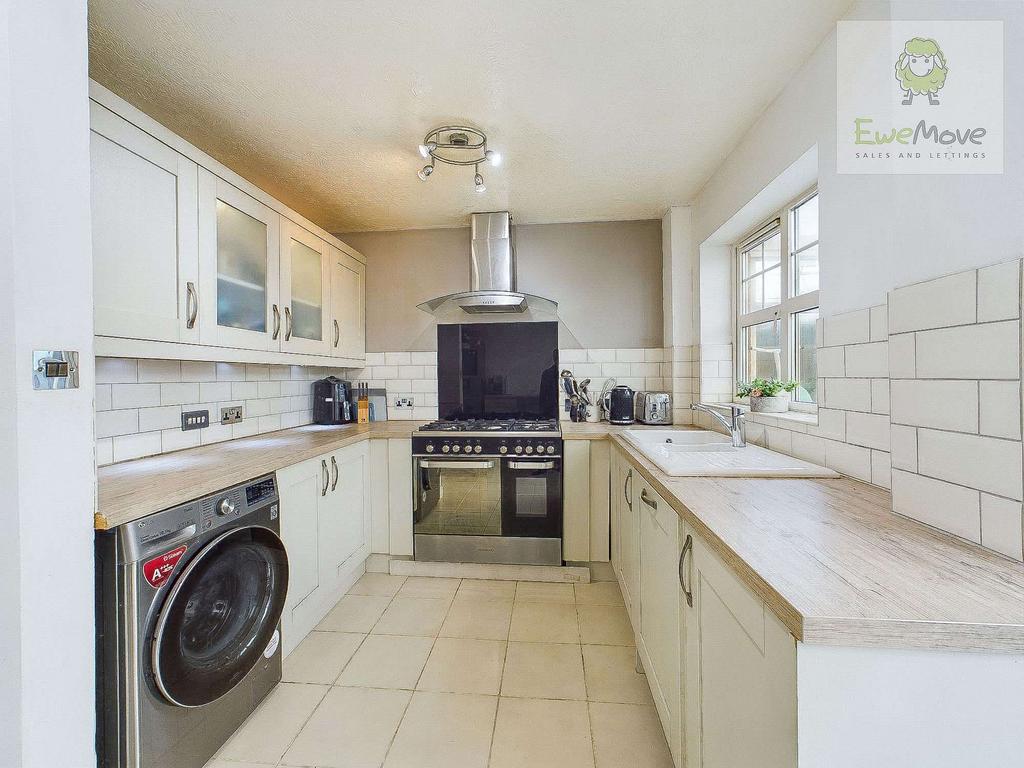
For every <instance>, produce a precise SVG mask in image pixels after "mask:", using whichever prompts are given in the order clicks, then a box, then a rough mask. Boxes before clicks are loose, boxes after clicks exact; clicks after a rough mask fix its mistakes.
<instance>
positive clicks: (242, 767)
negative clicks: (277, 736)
mask: <svg viewBox="0 0 1024 768" xmlns="http://www.w3.org/2000/svg"><path fill="white" fill-rule="evenodd" d="M276 765H277V763H253V762H250V761H248V760H246V761H245V762H244V763H236V762H235V761H234V760H221V759H220V758H219V757H215V758H213V760H211V761H210V762H208V763H207V764H206V765H205V766H204V768H274V767H275V766H276Z"/></svg>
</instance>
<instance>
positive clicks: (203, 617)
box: [152, 526, 288, 707]
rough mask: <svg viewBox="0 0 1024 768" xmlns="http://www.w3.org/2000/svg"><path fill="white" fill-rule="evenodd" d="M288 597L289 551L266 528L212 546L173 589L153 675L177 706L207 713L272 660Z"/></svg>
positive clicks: (237, 532) (160, 624) (159, 630)
mask: <svg viewBox="0 0 1024 768" xmlns="http://www.w3.org/2000/svg"><path fill="white" fill-rule="evenodd" d="M287 591H288V558H287V556H286V554H285V548H284V543H283V542H282V541H281V539H280V538H279V537H278V536H277V534H275V533H274V532H273V531H271V530H269V529H267V528H263V527H260V526H249V527H245V528H236V529H234V530H231V531H228V532H226V533H224V534H223V535H221V536H218V537H217V538H216V539H214V540H213V541H211V542H210V543H208V544H207V545H206V546H205V547H204V548H203V549H202V550H201V551H200V552H199V553H198V554H197V555H196V556H195V557H194V558H192V560H190V561H189V563H188V564H187V565H186V567H185V569H184V570H183V571H182V572H181V575H180V576H179V577H178V578H177V580H175V581H174V582H173V584H172V585H171V591H170V593H169V595H168V597H167V601H166V602H165V603H164V604H163V606H162V608H161V611H160V616H159V618H158V620H157V624H156V632H155V637H154V642H153V659H152V662H153V675H154V678H155V680H156V685H157V687H158V688H159V689H160V692H161V693H162V694H163V695H164V696H165V697H166V698H167V700H168V701H169V702H171V703H172V704H176V705H178V706H182V707H200V706H203V705H204V704H209V703H210V702H212V701H215V700H217V699H219V698H220V697H221V696H223V695H224V694H226V693H227V692H228V691H230V690H231V689H232V688H234V687H235V686H236V685H237V684H238V683H239V682H240V681H241V680H242V678H244V677H245V676H246V675H247V674H248V673H249V671H250V670H251V669H252V668H253V667H254V666H255V665H256V664H257V662H259V660H260V658H261V657H262V656H263V655H264V652H268V654H272V653H273V645H272V642H273V643H275V644H276V640H277V635H276V632H277V625H278V622H279V621H280V619H281V612H282V611H283V610H284V601H285V595H286V593H287Z"/></svg>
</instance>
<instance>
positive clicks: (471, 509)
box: [413, 459, 501, 536]
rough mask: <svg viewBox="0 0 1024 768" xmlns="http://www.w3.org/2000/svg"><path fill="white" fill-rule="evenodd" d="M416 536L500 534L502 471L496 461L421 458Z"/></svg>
mask: <svg viewBox="0 0 1024 768" xmlns="http://www.w3.org/2000/svg"><path fill="white" fill-rule="evenodd" d="M414 521H415V522H414V525H413V530H414V532H415V533H417V534H457V535H464V536H500V535H501V468H500V462H499V461H498V460H495V459H472V460H466V459H449V460H441V459H420V460H418V462H417V464H416V507H415V515H414Z"/></svg>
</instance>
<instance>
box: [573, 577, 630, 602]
mask: <svg viewBox="0 0 1024 768" xmlns="http://www.w3.org/2000/svg"><path fill="white" fill-rule="evenodd" d="M574 586H575V589H576V604H577V605H625V602H624V601H623V599H622V591H621V590H620V589H619V585H618V582H614V581H592V582H590V583H589V584H576V585H574Z"/></svg>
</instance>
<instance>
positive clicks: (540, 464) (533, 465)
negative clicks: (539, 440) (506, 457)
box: [508, 461, 555, 470]
mask: <svg viewBox="0 0 1024 768" xmlns="http://www.w3.org/2000/svg"><path fill="white" fill-rule="evenodd" d="M508 468H509V469H525V470H531V469H554V468H555V462H553V461H510V462H509V463H508Z"/></svg>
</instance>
